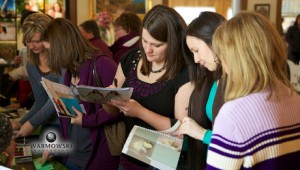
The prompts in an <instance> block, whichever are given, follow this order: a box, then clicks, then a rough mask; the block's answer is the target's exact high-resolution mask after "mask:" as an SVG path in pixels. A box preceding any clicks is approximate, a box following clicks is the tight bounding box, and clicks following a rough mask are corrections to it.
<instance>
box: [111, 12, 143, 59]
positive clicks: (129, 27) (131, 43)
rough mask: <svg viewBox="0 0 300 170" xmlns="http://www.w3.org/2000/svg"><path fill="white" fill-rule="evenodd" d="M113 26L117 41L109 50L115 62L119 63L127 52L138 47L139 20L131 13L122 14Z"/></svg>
mask: <svg viewBox="0 0 300 170" xmlns="http://www.w3.org/2000/svg"><path fill="white" fill-rule="evenodd" d="M113 25H114V27H115V35H116V39H117V40H116V41H115V42H114V44H113V45H111V46H110V47H109V49H110V50H111V51H112V53H113V58H114V60H115V62H116V63H119V62H120V59H121V58H122V57H123V56H124V55H125V54H126V53H127V52H128V51H130V50H132V49H134V48H137V47H138V44H139V43H138V42H139V41H138V40H139V35H138V34H139V30H140V27H141V19H140V17H139V16H138V15H137V14H135V13H133V12H123V13H122V14H121V15H120V16H119V17H118V18H117V19H116V20H115V22H114V23H113Z"/></svg>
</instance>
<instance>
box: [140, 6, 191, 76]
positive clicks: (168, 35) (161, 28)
mask: <svg viewBox="0 0 300 170" xmlns="http://www.w3.org/2000/svg"><path fill="white" fill-rule="evenodd" d="M185 28H186V23H185V21H184V20H183V18H182V17H181V16H180V15H179V13H178V12H176V11H175V10H174V9H173V8H170V7H167V6H164V5H156V6H154V7H153V8H151V10H150V11H149V12H147V13H146V15H145V18H144V20H143V22H142V28H141V32H142V29H146V30H147V31H148V32H149V33H150V35H151V36H152V37H153V38H155V39H156V40H158V41H161V42H166V43H167V52H166V58H165V66H166V72H165V74H164V75H163V76H162V77H161V78H160V79H158V81H161V80H168V79H172V78H174V77H176V76H177V75H178V74H179V73H180V71H181V69H182V67H183V66H184V65H185V60H184V58H183V52H182V50H181V49H182V44H183V42H182V37H183V33H184V30H185ZM140 43H142V41H141V40H140ZM141 47H142V44H141ZM141 54H142V57H143V64H142V67H141V73H142V74H143V75H149V74H150V70H151V67H152V63H151V62H149V61H148V60H147V57H146V55H145V51H144V49H143V48H142V49H141Z"/></svg>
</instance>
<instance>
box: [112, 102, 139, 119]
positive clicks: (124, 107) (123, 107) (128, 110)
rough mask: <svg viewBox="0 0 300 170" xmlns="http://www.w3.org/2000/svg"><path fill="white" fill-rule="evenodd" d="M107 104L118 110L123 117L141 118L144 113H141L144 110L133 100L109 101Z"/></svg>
mask: <svg viewBox="0 0 300 170" xmlns="http://www.w3.org/2000/svg"><path fill="white" fill-rule="evenodd" d="M109 104H111V105H113V106H115V107H117V108H119V109H120V111H122V112H123V113H124V115H125V116H130V117H137V118H140V117H141V116H142V113H144V112H143V111H144V110H145V108H144V107H143V106H142V105H141V104H139V103H138V102H137V101H135V100H134V99H130V100H128V101H125V100H111V102H109Z"/></svg>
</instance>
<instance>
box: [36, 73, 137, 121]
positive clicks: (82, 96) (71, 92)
mask: <svg viewBox="0 0 300 170" xmlns="http://www.w3.org/2000/svg"><path fill="white" fill-rule="evenodd" d="M41 83H42V85H43V87H44V89H45V90H46V92H47V94H48V96H49V97H50V99H51V101H52V103H53V105H54V107H55V109H56V112H57V113H58V116H59V117H74V116H76V113H75V112H74V111H73V109H72V107H75V108H76V109H77V110H79V111H80V112H82V113H86V111H85V109H84V107H83V105H82V104H80V101H81V100H82V101H86V102H91V103H99V104H104V103H107V102H109V101H110V100H112V99H120V100H129V99H130V98H131V94H132V90H133V88H103V87H93V86H83V85H80V86H76V87H75V88H70V87H68V86H66V85H64V84H59V83H55V82H52V81H50V80H47V79H45V78H42V81H41Z"/></svg>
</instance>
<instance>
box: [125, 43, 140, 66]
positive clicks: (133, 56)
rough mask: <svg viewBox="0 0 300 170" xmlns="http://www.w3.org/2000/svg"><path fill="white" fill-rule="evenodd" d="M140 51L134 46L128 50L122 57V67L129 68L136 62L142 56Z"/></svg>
mask: <svg viewBox="0 0 300 170" xmlns="http://www.w3.org/2000/svg"><path fill="white" fill-rule="evenodd" d="M139 54H140V51H139V49H138V48H134V49H132V50H130V51H128V52H127V53H126V54H125V55H124V56H123V57H121V59H120V64H121V66H122V68H123V69H124V68H125V69H129V66H130V65H131V64H133V63H134V61H136V60H138V59H139V57H140V55H139Z"/></svg>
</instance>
